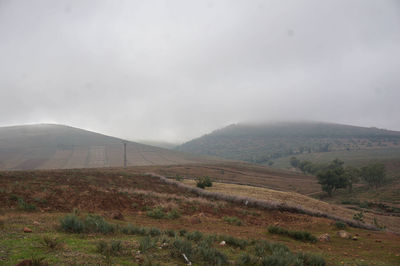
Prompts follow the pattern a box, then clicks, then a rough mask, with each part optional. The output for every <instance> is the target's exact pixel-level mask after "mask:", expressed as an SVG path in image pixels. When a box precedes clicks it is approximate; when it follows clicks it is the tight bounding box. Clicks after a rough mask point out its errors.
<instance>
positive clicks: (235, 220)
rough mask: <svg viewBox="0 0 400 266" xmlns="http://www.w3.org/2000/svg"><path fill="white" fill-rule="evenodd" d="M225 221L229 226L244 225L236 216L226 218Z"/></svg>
mask: <svg viewBox="0 0 400 266" xmlns="http://www.w3.org/2000/svg"><path fill="white" fill-rule="evenodd" d="M223 220H224V221H225V222H227V223H228V224H233V225H238V226H240V225H242V224H243V222H242V220H240V219H239V218H237V217H235V216H232V217H230V216H224V218H223Z"/></svg>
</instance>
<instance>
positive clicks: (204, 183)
mask: <svg viewBox="0 0 400 266" xmlns="http://www.w3.org/2000/svg"><path fill="white" fill-rule="evenodd" d="M196 186H197V187H199V188H203V189H204V188H206V187H212V181H211V179H210V178H209V177H208V176H205V177H200V178H198V179H197V180H196Z"/></svg>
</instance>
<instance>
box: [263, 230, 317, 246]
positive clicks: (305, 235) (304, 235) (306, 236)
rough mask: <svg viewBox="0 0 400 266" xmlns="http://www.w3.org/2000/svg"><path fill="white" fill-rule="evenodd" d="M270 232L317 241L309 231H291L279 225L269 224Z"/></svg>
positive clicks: (312, 241)
mask: <svg viewBox="0 0 400 266" xmlns="http://www.w3.org/2000/svg"><path fill="white" fill-rule="evenodd" d="M268 232H269V233H270V234H278V235H286V236H288V237H290V238H293V239H296V240H301V241H306V242H311V243H315V242H317V238H316V237H315V236H313V235H312V234H311V233H310V232H307V231H290V230H287V229H285V228H282V227H279V226H269V227H268Z"/></svg>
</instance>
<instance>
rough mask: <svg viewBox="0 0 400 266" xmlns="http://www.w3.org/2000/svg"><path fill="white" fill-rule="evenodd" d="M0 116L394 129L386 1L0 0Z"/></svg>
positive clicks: (154, 125) (175, 128)
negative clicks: (294, 122) (305, 122)
mask: <svg viewBox="0 0 400 266" xmlns="http://www.w3.org/2000/svg"><path fill="white" fill-rule="evenodd" d="M0 36H1V39H0V40H1V41H0V58H1V59H2V60H1V61H0V73H1V74H0V97H1V98H0V125H8V124H21V123H35V122H46V121H48V122H56V123H64V124H70V125H73V126H77V127H83V128H87V129H92V130H96V131H101V132H103V133H106V134H111V135H116V136H119V137H125V138H129V139H160V140H163V139H164V140H169V141H183V140H188V139H190V138H192V137H196V136H198V135H201V134H204V133H207V132H208V131H210V130H213V129H215V128H218V127H221V126H224V125H227V124H229V123H233V122H239V121H248V120H252V121H254V120H279V119H310V120H322V121H331V122H341V123H347V124H357V125H365V126H378V127H384V128H390V129H397V130H400V118H399V116H398V114H399V113H400V105H398V99H399V98H400V88H399V84H400V77H399V75H398V73H397V72H398V69H400V6H399V4H398V2H397V1H395V0H393V1H390V0H387V1H373V0H370V1H361V0H352V1H344V0H343V1H323V2H322V1H316V0H304V1H207V2H205V1H183V0H181V1H94V0H91V1H89V0H87V1H50V0H48V1H35V2H32V1H7V0H2V1H0Z"/></svg>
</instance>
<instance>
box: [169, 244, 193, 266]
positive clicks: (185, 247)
mask: <svg viewBox="0 0 400 266" xmlns="http://www.w3.org/2000/svg"><path fill="white" fill-rule="evenodd" d="M193 251H194V250H193V246H192V243H191V242H190V241H188V240H184V239H176V240H175V241H174V242H173V243H172V250H171V256H173V257H176V258H182V259H183V256H182V254H185V256H186V257H187V258H188V259H189V260H190V261H191V260H192V259H193V255H194V254H193V253H194V252H193ZM186 262H187V261H185V263H186Z"/></svg>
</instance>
